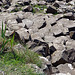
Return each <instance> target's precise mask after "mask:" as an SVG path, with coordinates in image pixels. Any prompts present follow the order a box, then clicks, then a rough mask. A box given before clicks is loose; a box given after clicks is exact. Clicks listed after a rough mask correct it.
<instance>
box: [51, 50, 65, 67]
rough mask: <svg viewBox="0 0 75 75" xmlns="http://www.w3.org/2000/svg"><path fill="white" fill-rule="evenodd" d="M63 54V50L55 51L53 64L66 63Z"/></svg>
mask: <svg viewBox="0 0 75 75" xmlns="http://www.w3.org/2000/svg"><path fill="white" fill-rule="evenodd" d="M62 54H63V51H55V52H54V53H53V54H52V64H53V65H54V66H57V65H59V64H64V63H66V61H65V60H64V58H62Z"/></svg>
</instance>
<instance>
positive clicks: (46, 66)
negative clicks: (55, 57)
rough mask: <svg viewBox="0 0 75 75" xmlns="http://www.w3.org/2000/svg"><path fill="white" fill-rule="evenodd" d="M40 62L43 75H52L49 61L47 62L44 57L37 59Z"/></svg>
mask: <svg viewBox="0 0 75 75" xmlns="http://www.w3.org/2000/svg"><path fill="white" fill-rule="evenodd" d="M39 58H40V59H41V61H42V66H41V68H42V69H43V71H44V73H45V74H47V75H51V73H52V66H51V61H48V59H47V58H45V57H41V56H40V57H39Z"/></svg>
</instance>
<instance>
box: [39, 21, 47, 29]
mask: <svg viewBox="0 0 75 75" xmlns="http://www.w3.org/2000/svg"><path fill="white" fill-rule="evenodd" d="M45 26H46V22H44V23H43V25H42V26H41V27H39V28H38V29H42V28H44V27H45Z"/></svg>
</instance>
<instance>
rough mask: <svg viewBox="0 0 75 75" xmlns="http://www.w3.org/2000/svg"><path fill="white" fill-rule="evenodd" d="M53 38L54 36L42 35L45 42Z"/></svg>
mask: <svg viewBox="0 0 75 75" xmlns="http://www.w3.org/2000/svg"><path fill="white" fill-rule="evenodd" d="M54 39H55V37H54V36H52V35H51V36H48V35H47V36H45V37H44V40H45V42H47V43H50V42H53V40H54Z"/></svg>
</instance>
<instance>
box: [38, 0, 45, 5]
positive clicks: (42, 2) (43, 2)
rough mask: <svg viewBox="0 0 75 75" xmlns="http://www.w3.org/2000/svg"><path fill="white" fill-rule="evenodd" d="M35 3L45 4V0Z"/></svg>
mask: <svg viewBox="0 0 75 75" xmlns="http://www.w3.org/2000/svg"><path fill="white" fill-rule="evenodd" d="M37 4H38V5H46V2H45V1H39V2H38V3H37Z"/></svg>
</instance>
